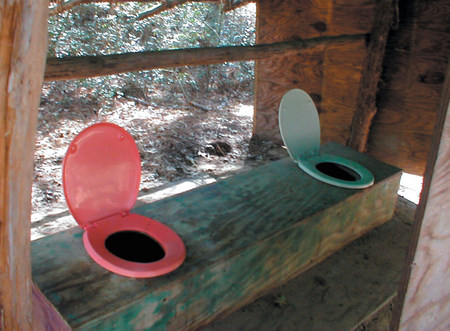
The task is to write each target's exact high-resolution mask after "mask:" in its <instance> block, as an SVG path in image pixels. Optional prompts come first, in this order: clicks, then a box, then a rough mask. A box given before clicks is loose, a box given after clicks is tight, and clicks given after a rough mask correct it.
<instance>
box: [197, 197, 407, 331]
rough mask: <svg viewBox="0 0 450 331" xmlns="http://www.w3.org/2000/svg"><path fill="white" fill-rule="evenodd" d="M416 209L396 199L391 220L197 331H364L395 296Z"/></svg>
mask: <svg viewBox="0 0 450 331" xmlns="http://www.w3.org/2000/svg"><path fill="white" fill-rule="evenodd" d="M415 209H416V205H414V204H413V203H412V202H409V201H408V200H405V199H403V198H402V197H401V196H399V198H398V201H397V205H396V207H395V213H394V216H393V217H392V220H390V221H389V222H387V223H386V224H383V225H381V226H379V227H378V228H376V229H374V230H372V231H370V232H369V233H367V234H366V235H364V236H363V237H361V238H359V239H357V240H355V241H353V242H352V243H350V244H349V245H348V246H346V247H344V248H343V249H342V250H340V251H339V252H337V253H336V254H333V255H332V256H330V257H329V258H327V259H326V260H325V261H323V262H321V263H320V264H318V265H316V266H314V267H313V268H311V269H309V270H307V271H306V272H304V273H302V274H301V275H299V276H298V277H296V278H294V279H292V280H290V281H289V282H287V283H285V284H283V285H282V286H280V287H278V288H276V289H274V290H273V291H271V292H269V293H268V294H266V295H264V296H263V297H261V298H260V299H258V300H256V301H254V302H252V303H251V304H249V305H247V306H245V307H242V308H241V309H238V310H236V311H235V312H233V313H232V314H230V315H229V316H227V317H225V318H220V317H219V318H217V319H216V320H214V321H213V322H212V323H211V324H209V325H207V326H206V327H204V328H200V330H198V331H233V330H279V331H291V330H364V329H363V328H358V326H360V325H361V322H364V321H367V320H368V319H370V318H371V317H372V316H373V315H374V314H375V313H376V312H377V311H378V310H379V309H380V307H383V306H385V304H386V303H390V301H391V299H392V298H393V297H395V296H396V293H397V289H398V283H399V280H400V275H401V272H402V264H403V262H404V260H405V255H406V252H407V250H408V246H409V239H410V237H411V229H412V226H411V225H412V224H413V221H414V211H415ZM380 252H382V253H381V254H380ZM377 326H378V325H377ZM366 330H380V331H381V330H386V329H385V328H382V327H380V326H378V328H377V329H375V328H373V327H372V328H367V329H366Z"/></svg>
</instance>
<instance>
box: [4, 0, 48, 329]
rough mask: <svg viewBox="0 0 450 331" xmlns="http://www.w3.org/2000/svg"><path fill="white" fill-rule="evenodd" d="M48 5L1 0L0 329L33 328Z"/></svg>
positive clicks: (45, 3)
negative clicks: (33, 227)
mask: <svg viewBox="0 0 450 331" xmlns="http://www.w3.org/2000/svg"><path fill="white" fill-rule="evenodd" d="M47 5H48V3H47V2H46V1H43V0H40V1H35V0H12V1H2V2H0V330H21V331H22V330H23V331H26V330H32V329H33V326H32V304H31V303H32V289H31V288H32V283H31V262H30V213H31V184H32V180H33V151H34V136H35V131H36V119H37V111H38V104H39V95H40V91H41V86H42V81H43V76H44V66H45V55H46V47H47V12H48V10H47Z"/></svg>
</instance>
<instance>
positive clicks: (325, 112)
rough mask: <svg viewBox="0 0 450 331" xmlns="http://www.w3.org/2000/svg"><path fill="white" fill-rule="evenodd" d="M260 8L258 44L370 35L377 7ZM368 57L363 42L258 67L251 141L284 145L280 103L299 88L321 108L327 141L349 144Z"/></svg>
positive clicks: (292, 3) (304, 4)
mask: <svg viewBox="0 0 450 331" xmlns="http://www.w3.org/2000/svg"><path fill="white" fill-rule="evenodd" d="M257 5H258V7H257V41H258V42H260V43H266V42H276V41H278V42H279V41H285V40H294V39H298V38H312V37H316V36H332V35H340V34H354V33H369V32H370V30H371V28H372V24H373V13H374V9H375V1H346V0H339V1H316V0H311V1H299V0H277V1H275V2H273V1H267V0H262V1H259V2H258V3H257ZM273 8H277V10H276V11H274V10H273ZM366 54H367V47H366V45H365V41H364V40H360V41H355V42H348V43H346V44H342V45H339V47H333V46H332V47H326V48H323V49H319V50H316V51H315V52H310V53H308V54H294V55H289V56H280V57H276V58H272V59H267V60H258V61H256V66H255V120H254V126H253V135H254V136H258V137H261V138H263V139H270V140H275V141H278V142H280V141H281V137H280V134H279V130H278V106H279V103H280V100H281V98H282V96H283V95H284V93H286V92H287V91H288V90H289V89H292V88H301V89H304V90H305V91H306V92H308V93H309V94H311V96H312V98H313V100H314V102H315V103H316V106H317V107H318V110H319V115H320V120H321V128H322V139H323V141H325V142H327V141H336V142H339V143H343V144H345V143H346V141H347V139H348V137H349V134H350V125H351V121H352V118H353V114H354V111H355V108H356V98H357V91H358V87H359V82H360V79H361V68H362V63H363V60H364V58H365V56H366Z"/></svg>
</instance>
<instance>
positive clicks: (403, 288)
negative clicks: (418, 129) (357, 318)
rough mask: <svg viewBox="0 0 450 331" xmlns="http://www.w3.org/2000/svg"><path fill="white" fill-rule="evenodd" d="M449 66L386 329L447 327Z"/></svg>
mask: <svg viewBox="0 0 450 331" xmlns="http://www.w3.org/2000/svg"><path fill="white" fill-rule="evenodd" d="M449 99H450V66H448V68H447V78H446V83H445V85H444V92H443V97H442V99H441V105H440V109H439V113H438V118H437V121H436V122H437V124H436V128H435V134H434V137H433V145H432V150H431V152H430V155H429V160H428V165H427V170H426V173H425V180H424V188H423V192H422V196H421V202H420V205H419V207H418V209H417V212H416V216H415V223H414V231H413V236H412V239H411V244H410V250H409V252H408V256H407V259H406V262H405V267H404V275H403V280H402V283H401V285H400V289H399V301H398V302H399V305H398V307H397V309H396V312H395V314H394V318H393V321H392V327H391V329H393V330H396V329H398V328H400V329H402V330H448V329H449V327H450V270H449V269H448V267H449V265H450V254H449V253H450V222H449V215H450V187H449V181H450V110H449Z"/></svg>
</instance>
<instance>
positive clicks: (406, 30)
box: [368, 0, 450, 175]
mask: <svg viewBox="0 0 450 331" xmlns="http://www.w3.org/2000/svg"><path fill="white" fill-rule="evenodd" d="M399 15H400V16H399V20H400V22H399V23H400V25H399V27H398V29H397V30H394V31H391V35H390V38H389V41H388V46H387V50H386V57H385V61H384V73H383V77H382V80H383V84H382V85H381V86H380V87H381V89H380V92H379V97H378V113H377V115H376V117H375V119H374V122H373V125H372V129H371V133H370V136H369V146H368V153H369V154H371V155H372V156H375V157H376V158H378V159H380V160H383V161H385V162H388V163H391V164H394V165H396V166H398V167H400V168H402V169H404V170H405V171H406V172H410V173H414V174H418V175H423V173H424V171H425V165H426V161H427V156H428V151H429V150H430V149H431V139H432V136H433V131H434V126H435V120H436V113H437V109H438V108H439V100H440V97H441V94H442V90H443V83H444V78H445V70H446V67H447V63H448V55H449V42H450V38H449V31H450V21H449V19H448V18H449V15H450V2H449V1H447V0H434V1H429V0H413V1H411V0H400V1H399Z"/></svg>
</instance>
